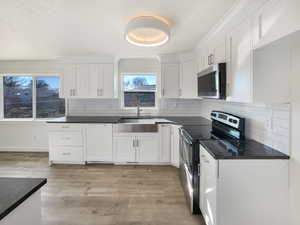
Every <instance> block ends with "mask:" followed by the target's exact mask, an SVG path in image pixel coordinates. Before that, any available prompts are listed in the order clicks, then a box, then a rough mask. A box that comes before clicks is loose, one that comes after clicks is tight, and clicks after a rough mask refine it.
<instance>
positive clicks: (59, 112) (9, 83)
mask: <svg viewBox="0 0 300 225" xmlns="http://www.w3.org/2000/svg"><path fill="white" fill-rule="evenodd" d="M33 88H36V106H35V107H36V117H37V118H56V117H62V116H64V115H65V101H64V99H60V98H59V95H58V90H59V78H58V77H37V78H36V87H33V78H32V77H31V76H5V77H4V78H3V94H4V118H32V117H33V105H32V98H33V94H32V93H33Z"/></svg>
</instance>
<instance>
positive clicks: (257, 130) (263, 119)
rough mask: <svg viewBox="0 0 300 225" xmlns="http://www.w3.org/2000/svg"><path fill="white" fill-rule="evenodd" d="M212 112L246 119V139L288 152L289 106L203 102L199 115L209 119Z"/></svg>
mask: <svg viewBox="0 0 300 225" xmlns="http://www.w3.org/2000/svg"><path fill="white" fill-rule="evenodd" d="M212 110H220V111H225V112H229V113H232V114H235V115H239V116H241V117H244V118H246V125H245V126H246V131H245V132H246V137H247V138H250V139H254V140H256V141H258V142H261V143H264V144H266V145H268V146H271V147H273V148H275V149H278V150H279V151H281V152H283V153H286V154H289V152H290V145H289V142H290V105H289V104H276V105H264V104H245V103H230V102H225V101H218V100H204V101H202V105H201V115H202V116H204V117H207V118H209V114H210V112H211V111H212Z"/></svg>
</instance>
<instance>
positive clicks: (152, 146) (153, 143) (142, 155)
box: [137, 136, 159, 163]
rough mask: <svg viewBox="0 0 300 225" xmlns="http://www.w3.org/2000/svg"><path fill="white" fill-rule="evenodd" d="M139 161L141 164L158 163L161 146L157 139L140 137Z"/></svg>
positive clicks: (138, 144) (138, 146)
mask: <svg viewBox="0 0 300 225" xmlns="http://www.w3.org/2000/svg"><path fill="white" fill-rule="evenodd" d="M137 153H138V154H137V157H138V158H137V161H138V162H140V163H157V162H158V161H159V146H158V141H157V137H153V136H152V137H139V138H138V139H137Z"/></svg>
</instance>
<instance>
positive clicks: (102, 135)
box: [86, 124, 113, 162]
mask: <svg viewBox="0 0 300 225" xmlns="http://www.w3.org/2000/svg"><path fill="white" fill-rule="evenodd" d="M112 142H113V140H112V124H88V125H87V127H86V161H87V162H113V151H112V150H113V147H112V145H113V143H112Z"/></svg>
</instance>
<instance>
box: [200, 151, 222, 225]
mask: <svg viewBox="0 0 300 225" xmlns="http://www.w3.org/2000/svg"><path fill="white" fill-rule="evenodd" d="M201 149H202V151H201V150H200V153H201V154H200V160H201V161H200V162H201V169H202V170H201V177H200V182H202V184H200V194H201V195H202V199H201V201H200V207H201V208H202V209H201V210H202V214H203V217H204V219H205V222H206V224H207V225H216V224H217V179H218V177H217V176H218V163H217V161H216V160H215V159H214V158H212V157H211V156H210V154H209V153H208V152H207V151H206V150H204V149H203V147H201Z"/></svg>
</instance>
